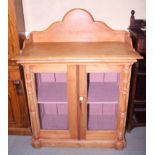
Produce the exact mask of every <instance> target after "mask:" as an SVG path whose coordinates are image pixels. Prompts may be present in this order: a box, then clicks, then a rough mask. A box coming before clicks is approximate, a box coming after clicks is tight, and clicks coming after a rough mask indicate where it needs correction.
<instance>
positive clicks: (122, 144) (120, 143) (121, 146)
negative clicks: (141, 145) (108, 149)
mask: <svg viewBox="0 0 155 155" xmlns="http://www.w3.org/2000/svg"><path fill="white" fill-rule="evenodd" d="M124 147H126V141H125V140H122V141H117V142H116V144H115V149H117V150H123V149H124Z"/></svg>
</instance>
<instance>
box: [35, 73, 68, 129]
mask: <svg viewBox="0 0 155 155" xmlns="http://www.w3.org/2000/svg"><path fill="white" fill-rule="evenodd" d="M35 79H36V92H37V93H36V94H37V103H38V108H39V116H40V126H41V129H48V130H67V129H68V110H67V109H68V108H67V90H66V73H36V74H35Z"/></svg>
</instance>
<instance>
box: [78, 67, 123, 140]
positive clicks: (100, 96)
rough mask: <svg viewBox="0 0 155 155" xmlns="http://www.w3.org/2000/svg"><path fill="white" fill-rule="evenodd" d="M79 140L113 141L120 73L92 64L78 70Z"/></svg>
mask: <svg viewBox="0 0 155 155" xmlns="http://www.w3.org/2000/svg"><path fill="white" fill-rule="evenodd" d="M79 75H80V76H79V84H80V92H79V96H80V97H79V100H80V139H89V140H91V139H92V140H93V139H95V140H98V139H99V140H100V139H104V140H105V139H108V140H109V139H116V137H117V122H118V119H117V118H118V107H119V95H120V87H119V86H120V69H119V67H117V66H116V65H110V64H94V65H83V66H80V68H79Z"/></svg>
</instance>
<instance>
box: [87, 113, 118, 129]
mask: <svg viewBox="0 0 155 155" xmlns="http://www.w3.org/2000/svg"><path fill="white" fill-rule="evenodd" d="M114 129H116V116H115V115H103V116H101V115H90V116H89V118H88V130H114Z"/></svg>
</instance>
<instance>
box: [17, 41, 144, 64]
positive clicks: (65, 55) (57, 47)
mask: <svg viewBox="0 0 155 155" xmlns="http://www.w3.org/2000/svg"><path fill="white" fill-rule="evenodd" d="M140 58H141V56H139V54H137V53H136V52H134V51H133V49H132V47H131V46H129V45H128V44H127V43H123V42H85V43H84V42H64V43H62V42H61V43H58V42H57V43H29V44H27V45H26V46H25V48H24V49H23V51H22V53H21V54H20V55H19V56H17V57H15V58H14V59H15V60H17V61H18V62H22V63H28V62H64V61H65V62H66V61H67V62H77V61H78V62H83V61H86V62H88V61H89V62H91V61H120V62H121V61H123V60H129V61H134V60H136V59H140Z"/></svg>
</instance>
